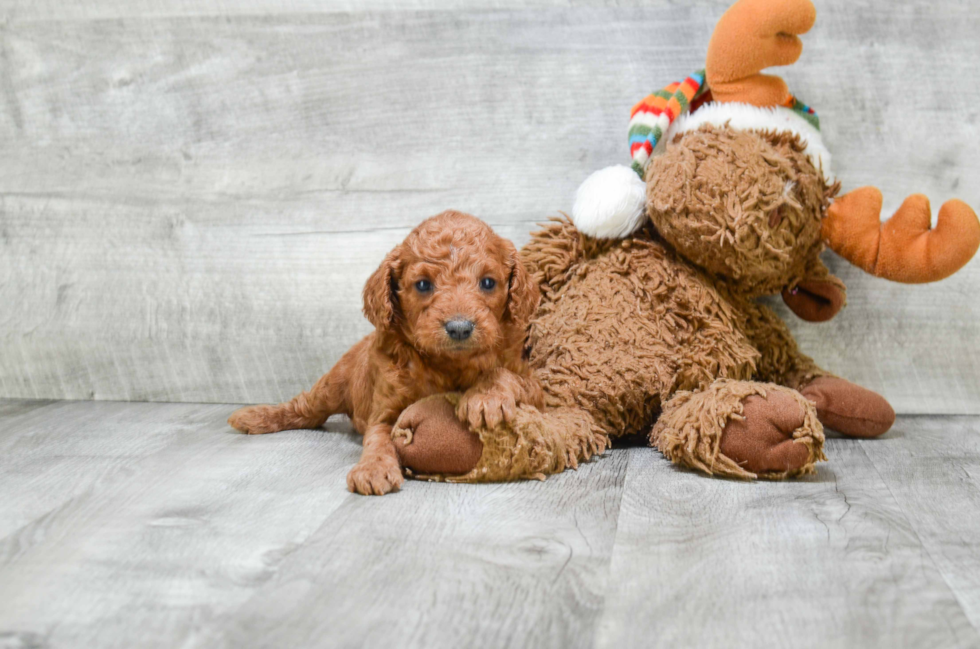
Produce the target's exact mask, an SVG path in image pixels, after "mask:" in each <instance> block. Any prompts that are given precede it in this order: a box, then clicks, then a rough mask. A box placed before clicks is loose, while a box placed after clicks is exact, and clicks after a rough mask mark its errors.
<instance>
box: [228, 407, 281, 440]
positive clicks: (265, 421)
mask: <svg viewBox="0 0 980 649" xmlns="http://www.w3.org/2000/svg"><path fill="white" fill-rule="evenodd" d="M228 423H229V424H230V425H231V427H232V428H235V429H237V430H240V431H242V432H243V433H245V434H247V435H262V434H263V433H277V432H279V431H280V430H282V425H281V423H280V421H279V406H248V407H246V408H239V409H238V410H236V411H235V412H233V413H231V417H228Z"/></svg>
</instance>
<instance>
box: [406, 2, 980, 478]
mask: <svg viewBox="0 0 980 649" xmlns="http://www.w3.org/2000/svg"><path fill="white" fill-rule="evenodd" d="M815 19H816V10H815V9H814V7H813V5H812V3H811V2H810V0H739V2H737V3H736V4H734V5H733V6H732V7H731V8H730V9H729V10H728V11H727V12H726V13H725V14H724V15H723V16H722V18H721V19H720V21H719V22H718V24H717V27H716V28H715V32H714V34H713V36H712V38H711V41H710V44H709V46H708V55H707V62H706V68H705V70H704V71H703V72H701V73H696V74H692V75H691V76H689V77H687V78H686V79H685V80H683V81H681V82H679V83H675V84H672V85H670V86H667V87H666V88H665V89H663V90H661V91H658V92H655V93H653V94H652V95H650V96H648V97H646V98H645V99H643V100H642V101H641V102H640V103H639V104H637V105H636V106H635V107H634V108H633V114H632V119H631V121H630V129H629V141H630V149H631V155H632V158H633V165H632V167H625V166H622V167H613V168H609V169H604V170H601V171H598V172H596V173H595V174H593V175H592V176H591V177H590V178H588V179H587V180H586V181H585V183H583V185H582V187H581V188H580V189H579V192H578V195H577V197H576V201H575V206H574V209H573V213H572V220H571V221H568V220H567V219H563V220H554V221H552V222H550V223H549V224H548V225H547V226H546V227H545V228H544V229H543V230H542V231H541V232H538V233H536V234H534V235H533V236H532V239H531V241H530V243H528V245H527V246H526V247H525V248H524V249H523V251H522V253H521V254H522V259H523V261H524V263H525V264H526V267H527V268H528V269H529V270H530V272H531V273H532V275H533V277H534V279H535V280H536V281H537V282H538V284H539V286H540V289H541V294H542V301H541V303H540V306H539V307H538V310H537V313H536V316H535V318H534V319H533V321H532V323H531V325H530V330H529V335H528V341H527V355H528V362H529V363H530V364H531V367H532V369H533V371H534V373H535V376H536V378H537V379H538V380H539V381H540V383H541V385H542V387H543V389H544V393H545V401H546V405H545V407H544V408H543V409H540V410H539V409H536V408H532V407H530V406H526V405H524V406H521V407H519V408H517V409H516V411H515V414H514V415H513V416H512V417H511V418H510V421H505V422H503V423H500V424H499V425H497V426H495V427H494V428H492V429H488V428H486V427H482V428H481V427H479V426H478V427H476V428H475V429H473V430H470V427H469V426H467V425H466V424H464V423H463V422H461V420H460V419H459V418H458V417H457V416H456V415H457V413H456V412H455V404H456V403H457V401H458V395H453V394H449V395H439V396H436V397H430V398H428V399H425V400H423V401H420V402H418V403H416V404H414V405H413V406H411V407H410V408H408V409H407V410H406V411H405V412H404V413H403V414H402V416H401V418H400V419H399V421H398V424H397V425H396V426H395V428H394V430H393V433H392V434H393V436H394V438H395V446H396V448H397V449H398V452H399V455H400V457H401V460H402V464H403V465H404V466H405V467H407V471H408V472H409V473H411V474H412V475H415V476H417V477H423V478H429V479H449V480H453V481H460V482H479V481H499V480H513V479H521V478H531V477H538V478H541V477H544V476H545V475H547V474H550V473H556V472H560V471H563V470H564V469H565V468H567V467H575V466H577V465H578V463H579V462H582V461H585V460H588V459H589V458H590V457H591V456H592V455H593V454H596V453H601V452H603V451H604V449H605V448H606V447H607V446H608V445H609V443H610V439H611V438H616V437H621V436H624V435H633V434H637V433H643V434H648V435H649V441H650V443H651V444H652V445H654V446H656V447H657V448H658V449H660V451H661V452H663V454H664V455H665V456H666V457H667V458H669V459H670V460H672V461H673V462H675V463H677V464H680V465H683V466H687V467H691V468H694V469H698V470H700V471H703V472H704V473H707V474H711V475H721V476H729V477H735V478H743V479H754V478H769V479H777V478H785V477H790V476H799V475H803V474H806V473H809V472H811V471H813V469H814V463H815V462H817V461H818V460H825V459H826V458H825V457H824V454H823V443H824V434H823V427H824V426H827V427H828V428H831V429H833V430H836V431H838V432H840V433H841V434H843V435H847V436H851V437H861V438H870V437H875V436H878V435H881V434H882V433H884V432H885V431H887V430H888V429H889V428H890V427H891V425H892V423H893V422H894V418H895V414H894V411H893V410H892V408H891V406H889V404H888V402H887V401H885V399H884V398H882V397H881V396H879V395H878V394H875V393H874V392H871V391H870V390H867V389H864V388H862V387H859V386H857V385H855V384H853V383H850V382H848V381H847V380H845V379H843V378H839V377H836V376H834V375H832V374H831V373H829V372H827V371H826V370H823V369H822V368H820V367H818V366H817V365H816V364H815V363H814V362H813V360H812V359H810V358H809V357H808V356H806V355H805V354H803V353H802V352H801V351H800V350H799V349H798V347H797V344H796V342H795V341H794V340H793V338H792V336H791V335H790V333H789V330H788V329H787V327H786V325H785V324H784V323H783V322H782V320H780V318H779V317H778V316H777V315H776V313H775V312H774V311H772V310H771V309H769V308H768V307H766V306H764V305H762V304H760V303H758V302H757V298H759V297H761V296H765V295H772V294H776V293H781V294H782V297H783V299H784V300H785V302H786V303H787V305H788V306H789V308H790V309H791V310H792V311H793V312H794V313H795V314H796V315H798V316H799V317H801V318H803V319H804V320H809V321H814V322H820V321H825V320H828V319H830V318H832V317H833V316H834V315H835V314H836V313H837V312H838V311H839V310H840V308H841V307H842V306H843V305H844V303H845V292H844V285H843V283H842V282H841V281H840V280H839V279H837V278H836V277H833V276H832V275H831V274H830V273H829V271H828V270H827V268H826V267H825V266H824V264H823V263H822V262H821V260H820V257H819V255H820V252H821V251H822V250H823V249H824V247H825V246H827V247H829V248H830V249H831V250H833V251H834V252H836V253H837V254H839V255H841V256H842V257H844V258H845V259H847V260H848V261H850V262H851V263H853V264H855V265H857V266H858V267H860V268H862V269H863V270H865V271H867V272H868V273H871V274H873V275H875V276H878V277H882V278H885V279H889V280H893V281H898V282H905V283H921V282H932V281H936V280H940V279H943V278H944V277H947V276H949V275H951V274H953V273H954V272H956V271H957V270H958V269H959V268H961V267H962V266H963V265H964V264H966V263H967V262H968V261H969V260H970V259H971V257H972V256H973V255H974V253H975V252H976V251H977V248H978V246H980V222H978V220H977V217H976V215H975V213H974V212H973V210H971V209H970V208H969V207H968V206H967V205H965V204H964V203H962V202H960V201H956V200H951V201H949V202H947V203H946V204H944V205H943V206H942V208H941V209H940V211H939V216H938V222H937V225H936V227H935V228H932V229H930V221H931V210H930V206H929V202H928V200H927V199H926V198H925V197H924V196H921V195H913V196H910V197H909V198H907V199H906V200H905V202H904V203H903V204H902V206H901V208H900V209H899V210H898V211H897V212H896V213H895V214H894V216H892V217H891V218H890V219H889V220H888V221H886V222H881V220H880V215H881V208H882V195H881V192H880V191H878V190H877V189H875V188H873V187H865V188H862V189H857V190H855V191H853V192H850V193H848V194H846V195H843V196H838V195H837V194H838V192H839V189H840V184H839V183H838V182H837V181H835V180H834V179H833V176H832V175H831V170H830V155H829V153H828V151H827V149H826V148H825V147H824V145H823V142H822V140H821V135H820V131H819V121H818V119H817V117H816V114H815V113H814V111H813V110H812V109H810V108H809V107H807V106H806V105H804V104H803V103H801V102H800V101H798V100H796V99H795V98H794V97H793V96H792V95H791V94H790V93H789V91H788V89H787V86H786V84H785V83H784V82H783V80H782V79H780V78H778V77H775V76H769V75H764V74H761V73H760V71H761V70H762V69H764V68H766V67H768V66H775V65H788V64H791V63H794V62H795V61H796V60H797V59H798V58H799V56H800V54H801V52H802V44H801V41H800V39H799V38H798V36H799V35H800V34H803V33H805V32H807V31H808V30H809V29H810V27H812V25H813V23H814V21H815Z"/></svg>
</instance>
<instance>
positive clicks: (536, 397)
mask: <svg viewBox="0 0 980 649" xmlns="http://www.w3.org/2000/svg"><path fill="white" fill-rule="evenodd" d="M539 298H540V296H539V291H538V286H537V284H535V283H534V282H532V281H531V280H530V278H529V276H528V274H527V271H526V270H525V269H524V266H523V265H522V264H521V262H520V259H519V258H518V255H517V250H516V249H515V248H514V245H513V244H512V243H510V242H509V241H507V240H505V239H502V238H500V237H498V236H497V235H496V234H494V232H493V230H491V229H490V226H488V225H487V224H486V223H484V222H483V221H481V220H479V219H477V218H475V217H473V216H470V215H468V214H462V213H460V212H454V211H446V212H443V213H442V214H439V215H437V216H433V217H432V218H429V219H427V220H425V221H423V222H422V224H421V225H419V226H418V227H417V228H415V229H414V230H413V231H412V232H411V233H410V234H409V235H408V237H407V238H406V239H405V241H404V242H402V244H401V245H399V246H398V247H397V248H395V249H394V250H392V251H391V252H390V253H388V256H387V257H385V259H384V261H383V262H382V264H381V267H380V268H378V270H377V271H375V273H374V274H373V275H372V276H371V277H370V279H368V281H367V284H366V285H365V287H364V314H365V315H366V316H367V318H368V319H369V320H370V321H371V323H372V324H373V325H374V326H375V328H376V330H375V331H374V333H372V334H369V335H368V336H367V337H366V338H364V339H363V340H361V342H359V343H358V344H356V345H355V346H354V347H353V348H351V350H350V351H348V352H347V353H346V354H345V355H344V356H343V358H341V359H340V362H338V363H337V365H336V366H334V368H333V369H332V370H330V372H328V373H327V374H325V375H324V376H323V377H321V378H320V380H319V381H317V382H316V385H314V386H313V389H312V390H310V391H309V392H304V393H302V394H300V395H298V396H296V397H294V398H293V399H292V400H291V401H289V402H288V403H283V404H279V405H277V406H252V407H248V408H242V409H240V410H238V411H236V412H235V413H233V414H232V415H231V417H229V418H228V423H229V424H231V425H232V426H233V427H235V428H237V429H238V430H240V431H242V432H244V433H250V434H259V433H273V432H276V431H280V430H286V429H295V428H316V427H318V426H321V425H322V424H323V422H325V421H326V420H327V418H328V417H329V416H330V415H333V414H338V413H343V414H346V415H348V416H349V417H350V418H351V419H352V420H353V422H354V427H355V428H357V430H358V431H360V433H361V434H362V435H363V436H364V450H363V452H362V454H361V459H360V461H359V462H358V463H357V465H356V466H355V467H354V468H353V469H352V470H351V472H350V474H348V476H347V487H348V488H349V489H350V490H351V491H354V492H357V493H361V494H377V495H381V494H385V493H388V492H389V491H393V490H395V489H398V487H400V486H401V484H402V473H401V467H400V466H399V462H398V458H397V455H396V454H395V448H394V445H393V443H392V439H391V428H392V426H393V425H394V423H395V421H396V420H397V419H398V416H399V415H400V414H401V412H402V410H404V409H405V408H407V407H408V406H410V405H411V404H413V403H415V402H416V401H418V400H419V399H421V398H423V397H426V396H429V395H432V394H438V393H441V392H455V391H458V392H463V393H464V394H463V398H462V400H461V401H460V404H459V407H458V409H457V414H458V416H459V417H460V418H461V419H462V420H463V421H464V422H466V423H468V424H470V425H471V426H473V427H477V426H479V425H481V424H485V425H486V426H488V427H490V428H492V427H494V426H496V425H497V424H499V423H501V422H502V421H509V420H510V419H511V417H512V415H513V413H514V411H515V409H516V407H517V405H519V404H521V403H527V404H530V405H534V406H537V407H540V406H541V405H542V394H541V388H540V387H539V386H538V384H537V383H536V382H535V381H534V380H533V379H532V378H531V373H530V371H529V370H528V367H527V365H526V363H525V361H524V359H523V348H524V340H525V336H526V333H527V326H528V320H529V319H530V317H531V314H533V313H534V311H535V309H536V308H537V305H538V300H539Z"/></svg>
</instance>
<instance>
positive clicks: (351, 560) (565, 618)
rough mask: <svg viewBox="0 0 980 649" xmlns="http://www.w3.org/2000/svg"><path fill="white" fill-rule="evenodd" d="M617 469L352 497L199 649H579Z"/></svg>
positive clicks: (595, 467)
mask: <svg viewBox="0 0 980 649" xmlns="http://www.w3.org/2000/svg"><path fill="white" fill-rule="evenodd" d="M625 461H626V455H625V454H624V453H618V454H609V455H608V456H607V457H603V458H600V459H599V460H597V461H595V462H593V463H590V464H589V465H587V466H584V467H582V468H580V469H579V470H578V471H575V472H568V473H565V474H562V475H561V476H556V477H554V478H550V479H549V480H548V481H547V482H545V483H535V482H523V483H517V484H503V485H474V486H465V487H461V486H452V485H445V484H424V483H408V484H407V485H406V487H405V489H404V491H403V493H401V494H398V495H397V496H395V497H392V498H388V497H385V498H381V499H364V498H356V499H351V500H349V501H347V502H346V503H345V504H344V505H343V506H342V507H341V508H340V509H338V510H337V511H336V512H334V514H332V515H331V516H330V518H329V519H327V520H326V521H324V523H323V525H322V526H321V528H320V529H319V530H318V531H317V533H316V534H314V535H313V536H312V537H311V538H310V539H309V540H308V541H307V542H306V543H305V544H304V547H303V548H302V549H301V550H299V551H297V552H295V553H294V554H292V555H291V556H290V557H289V559H288V560H287V561H286V562H285V563H284V564H283V565H282V567H281V568H280V570H279V571H278V572H277V574H276V576H275V577H274V578H273V579H272V580H270V581H269V583H268V584H266V585H265V586H263V587H262V588H261V589H259V591H258V592H257V593H256V595H255V596H253V597H252V599H251V600H250V601H249V602H248V603H247V604H245V605H244V606H242V607H241V608H239V609H237V610H236V611H234V612H233V613H231V614H229V616H228V617H227V618H226V619H225V620H222V621H221V622H219V623H218V624H216V625H215V630H216V631H217V632H218V638H214V637H205V638H201V639H200V644H201V646H208V647H213V646H216V645H217V646H225V647H240V646H243V645H251V646H262V647H281V646H286V645H293V646H296V645H301V646H306V647H385V646H392V645H397V646H400V647H461V646H475V645H478V646H482V647H590V646H592V634H593V631H594V629H595V624H596V621H597V620H598V618H599V616H600V615H601V613H602V606H603V601H604V596H605V593H606V591H607V588H608V584H607V581H606V577H607V575H608V564H609V558H610V552H611V550H612V545H613V540H614V538H615V535H616V519H617V518H618V516H619V497H620V494H621V493H622V481H623V479H624V477H625V471H624V469H625V464H626V462H625Z"/></svg>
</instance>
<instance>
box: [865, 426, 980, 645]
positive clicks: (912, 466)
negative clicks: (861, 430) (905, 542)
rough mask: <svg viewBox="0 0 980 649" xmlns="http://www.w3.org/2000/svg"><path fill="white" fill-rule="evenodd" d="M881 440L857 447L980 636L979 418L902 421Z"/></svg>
mask: <svg viewBox="0 0 980 649" xmlns="http://www.w3.org/2000/svg"><path fill="white" fill-rule="evenodd" d="M880 441H881V443H879V444H862V445H860V448H861V450H862V451H863V452H864V453H865V454H866V455H867V456H868V458H869V459H870V460H871V463H872V464H873V465H874V468H875V470H876V471H877V472H878V474H879V475H880V476H881V479H882V480H883V481H884V482H885V484H886V485H888V489H889V490H890V491H891V492H892V493H893V494H894V496H895V500H896V501H897V502H898V504H899V505H900V506H901V508H902V512H903V513H904V514H905V517H906V518H907V519H908V521H909V523H910V524H911V526H912V529H913V530H914V531H915V534H916V535H917V536H918V537H919V539H920V540H921V542H922V547H923V549H924V551H925V552H926V553H927V557H928V559H929V561H930V563H932V564H933V565H935V566H936V567H937V568H938V569H939V571H940V573H942V575H943V578H944V579H945V580H946V582H947V583H948V584H949V586H950V588H951V589H952V590H953V592H954V593H955V594H956V598H957V600H958V601H959V603H960V605H961V606H962V607H963V610H964V611H965V613H966V615H967V617H968V618H969V619H970V621H971V622H972V623H973V626H974V627H975V628H977V629H978V630H980V544H978V542H977V540H978V539H980V419H978V418H977V417H942V418H933V417H902V418H900V419H899V420H898V423H897V425H896V427H895V431H894V432H893V433H890V434H889V435H888V436H887V437H886V438H885V439H882V440H880Z"/></svg>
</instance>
